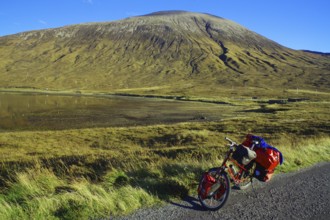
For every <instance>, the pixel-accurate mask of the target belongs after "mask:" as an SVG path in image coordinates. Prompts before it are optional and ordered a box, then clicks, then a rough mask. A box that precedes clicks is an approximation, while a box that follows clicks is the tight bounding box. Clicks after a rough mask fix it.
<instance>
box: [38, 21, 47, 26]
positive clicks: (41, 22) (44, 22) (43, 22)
mask: <svg viewBox="0 0 330 220" xmlns="http://www.w3.org/2000/svg"><path fill="white" fill-rule="evenodd" d="M38 22H39V23H40V24H43V25H46V24H47V22H46V21H44V20H38Z"/></svg>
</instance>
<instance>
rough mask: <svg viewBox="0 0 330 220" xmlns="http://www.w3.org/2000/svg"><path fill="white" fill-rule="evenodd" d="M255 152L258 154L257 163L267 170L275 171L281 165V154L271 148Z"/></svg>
mask: <svg viewBox="0 0 330 220" xmlns="http://www.w3.org/2000/svg"><path fill="white" fill-rule="evenodd" d="M254 151H255V152H256V153H257V158H256V159H255V161H256V162H257V163H259V164H260V165H261V166H262V167H263V168H265V169H266V170H274V169H275V168H276V167H277V165H278V164H279V163H280V153H279V152H278V151H275V150H273V149H271V148H258V147H256V148H255V149H254Z"/></svg>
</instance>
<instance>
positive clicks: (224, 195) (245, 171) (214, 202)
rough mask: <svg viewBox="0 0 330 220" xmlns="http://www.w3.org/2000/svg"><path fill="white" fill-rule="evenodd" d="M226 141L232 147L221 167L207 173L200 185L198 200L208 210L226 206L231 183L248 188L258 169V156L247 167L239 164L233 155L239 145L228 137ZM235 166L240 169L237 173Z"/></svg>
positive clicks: (239, 187) (248, 162) (255, 143)
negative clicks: (256, 159) (255, 160)
mask: <svg viewBox="0 0 330 220" xmlns="http://www.w3.org/2000/svg"><path fill="white" fill-rule="evenodd" d="M225 139H226V140H227V141H229V142H230V145H229V151H228V152H227V154H226V157H225V158H224V160H223V162H222V164H221V166H220V167H215V168H211V169H209V170H208V171H207V172H205V173H204V174H203V176H202V178H201V180H200V182H199V185H198V190H197V191H198V199H199V201H200V202H201V204H202V206H203V207H204V208H206V209H208V210H217V209H220V208H221V207H222V206H224V205H225V203H226V202H227V200H228V197H229V194H230V191H231V187H230V182H233V183H234V186H235V187H236V188H238V189H242V190H243V189H246V188H248V187H249V186H250V185H251V183H252V178H253V175H254V171H255V169H256V163H254V161H253V159H255V157H256V156H254V158H250V159H249V160H250V161H246V162H245V164H246V165H243V164H241V163H239V162H237V160H235V159H234V158H233V153H234V152H235V150H236V148H237V147H238V146H239V145H238V144H237V143H236V142H234V141H232V140H231V139H229V138H227V137H226V138H225ZM257 144H258V142H254V143H253V147H254V145H257ZM253 147H252V149H253ZM251 151H252V150H251ZM229 162H230V163H231V164H229ZM227 163H228V164H227ZM235 166H236V167H237V168H238V171H237V172H236V170H235Z"/></svg>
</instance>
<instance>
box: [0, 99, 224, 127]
mask: <svg viewBox="0 0 330 220" xmlns="http://www.w3.org/2000/svg"><path fill="white" fill-rule="evenodd" d="M224 108H228V106H227V107H226V106H223V105H216V104H209V103H198V102H184V101H175V100H165V99H155V98H138V97H122V96H110V97H96V96H95V97H94V96H65V95H61V96H60V95H41V94H22V93H0V130H1V131H6V130H57V129H71V128H90V127H108V126H132V125H146V124H160V123H172V122H182V121H191V120H200V119H201V118H203V119H204V120H205V119H207V120H217V119H219V118H221V114H223V110H224Z"/></svg>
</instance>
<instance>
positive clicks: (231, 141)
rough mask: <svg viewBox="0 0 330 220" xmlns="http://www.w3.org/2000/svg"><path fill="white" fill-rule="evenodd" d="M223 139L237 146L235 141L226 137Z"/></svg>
mask: <svg viewBox="0 0 330 220" xmlns="http://www.w3.org/2000/svg"><path fill="white" fill-rule="evenodd" d="M225 139H226V140H227V141H229V142H230V144H231V145H237V144H236V142H235V141H233V140H231V139H229V138H228V137H225Z"/></svg>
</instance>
